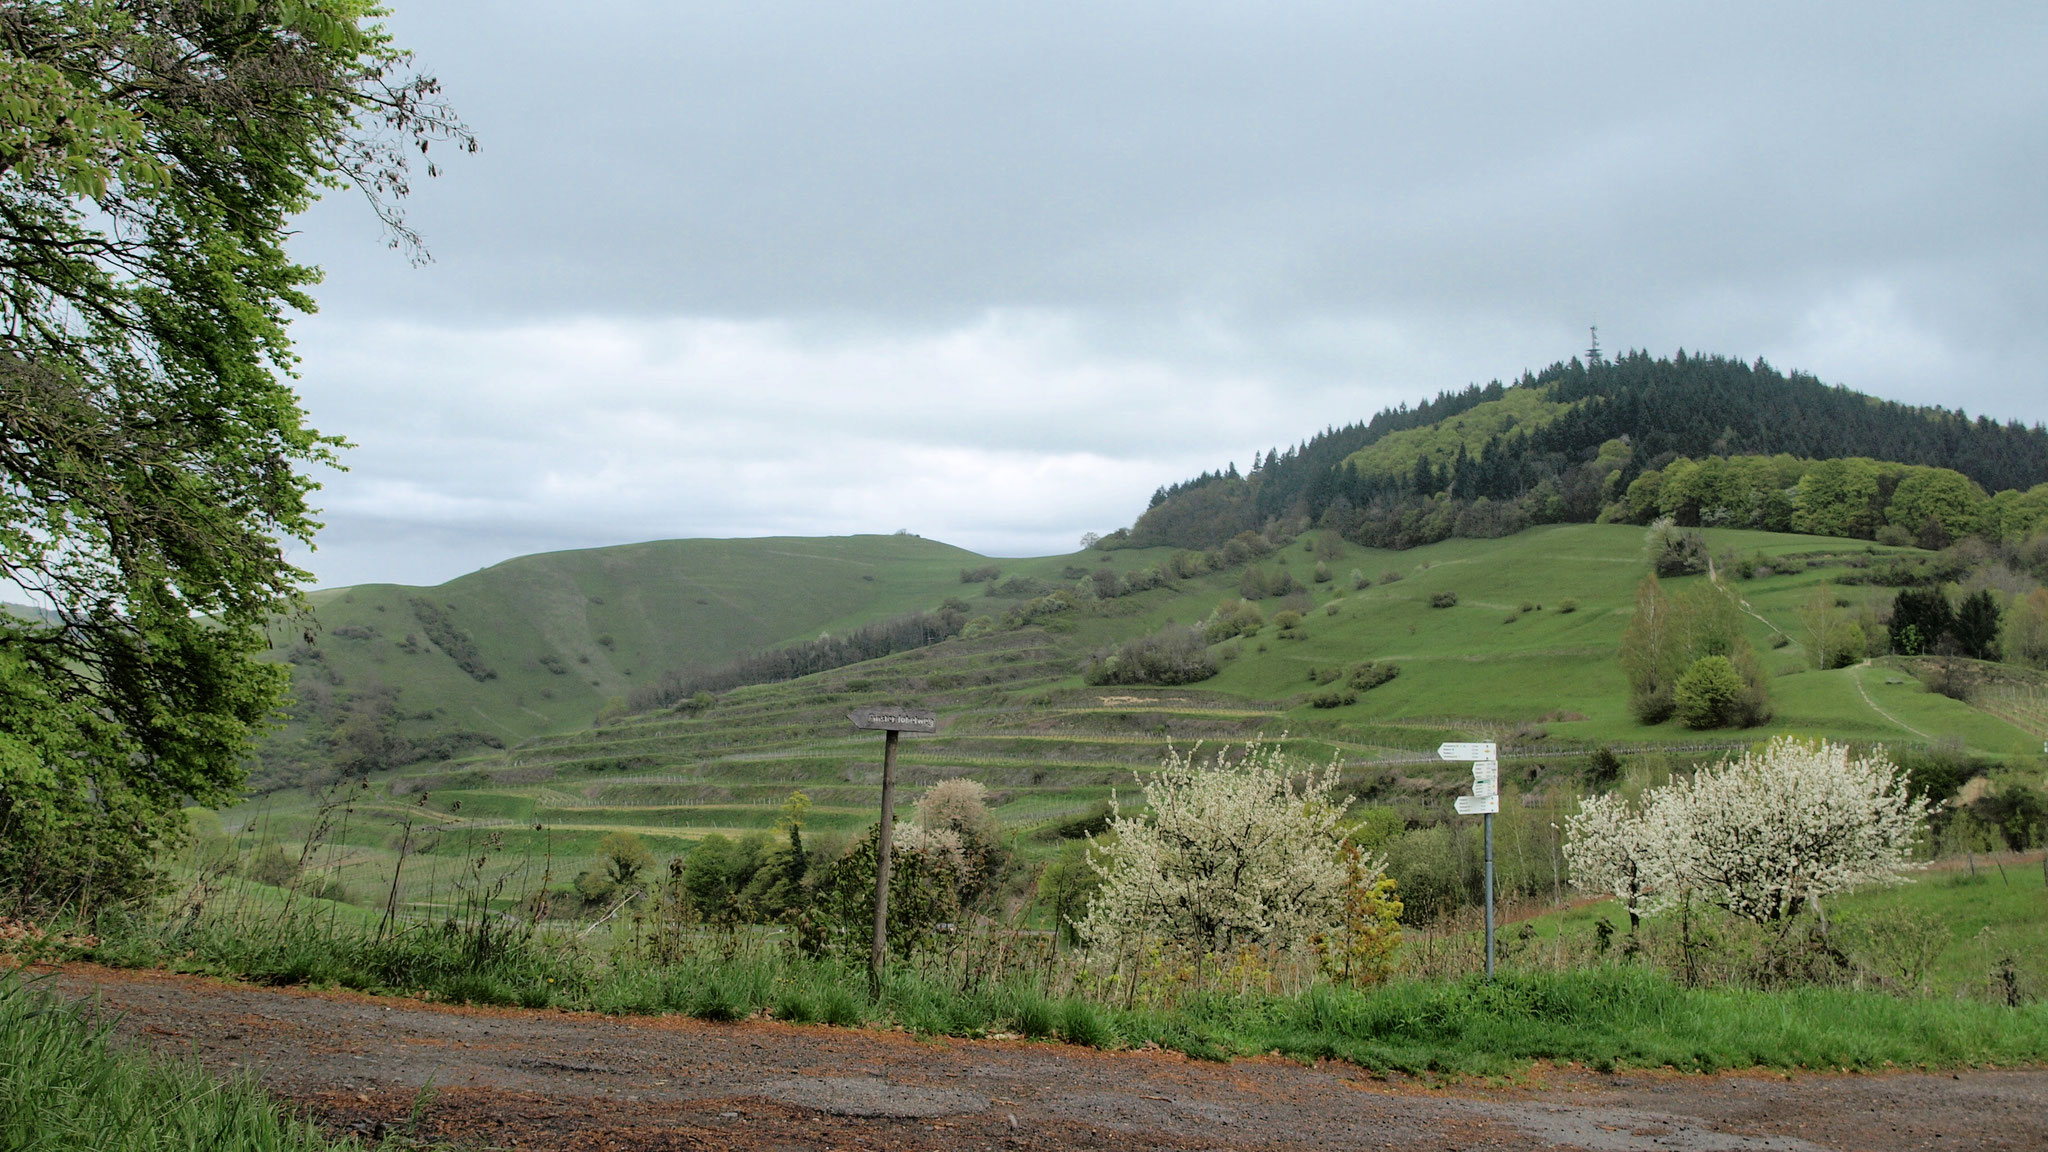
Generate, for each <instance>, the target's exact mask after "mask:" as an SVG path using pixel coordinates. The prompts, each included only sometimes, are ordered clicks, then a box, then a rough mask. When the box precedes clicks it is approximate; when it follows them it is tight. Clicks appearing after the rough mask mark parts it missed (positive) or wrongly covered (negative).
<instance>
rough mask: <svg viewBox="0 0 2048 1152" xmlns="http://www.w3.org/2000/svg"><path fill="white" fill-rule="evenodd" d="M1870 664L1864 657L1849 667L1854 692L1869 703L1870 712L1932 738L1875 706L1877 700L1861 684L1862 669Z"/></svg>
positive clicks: (1928, 738)
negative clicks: (1854, 683) (1852, 666)
mask: <svg viewBox="0 0 2048 1152" xmlns="http://www.w3.org/2000/svg"><path fill="white" fill-rule="evenodd" d="M1870 666H1871V664H1870V661H1869V660H1867V659H1866V660H1864V661H1863V662H1862V663H1860V664H1858V665H1856V666H1855V667H1854V668H1851V669H1849V679H1851V680H1853V681H1855V682H1856V692H1857V694H1858V695H1860V696H1862V697H1863V702H1864V703H1865V704H1868V705H1870V710H1871V711H1872V712H1875V713H1877V714H1878V715H1879V716H1882V717H1884V718H1885V719H1886V720H1889V721H1891V722H1892V723H1894V724H1897V725H1898V726H1899V727H1901V728H1904V729H1905V730H1906V731H1908V732H1911V733H1912V734H1913V735H1915V736H1918V737H1920V738H1921V739H1922V740H1932V739H1934V737H1932V736H1929V735H1928V734H1927V733H1925V732H1922V731H1921V730H1919V729H1918V728H1915V727H1913V726H1912V725H1911V724H1908V723H1906V722H1905V721H1904V720H1901V719H1899V718H1898V717H1897V716H1894V715H1892V714H1891V713H1889V712H1887V711H1885V710H1884V709H1882V708H1880V707H1878V706H1877V701H1876V700H1873V699H1871V697H1870V689H1868V688H1865V687H1864V686H1863V670H1864V669H1865V668H1868V667H1870Z"/></svg>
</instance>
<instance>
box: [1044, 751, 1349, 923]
mask: <svg viewBox="0 0 2048 1152" xmlns="http://www.w3.org/2000/svg"><path fill="white" fill-rule="evenodd" d="M1199 752H1200V748H1199V746H1198V747H1197V748H1196V749H1194V750H1192V751H1189V752H1187V753H1182V752H1180V751H1178V750H1173V751H1171V752H1169V754H1168V756H1167V759H1166V762H1165V763H1164V764H1163V765H1162V766H1161V767H1160V769H1159V771H1158V772H1157V773H1156V774H1155V775H1153V776H1152V777H1151V778H1150V779H1149V780H1148V781H1147V782H1146V784H1145V799H1146V802H1147V806H1148V810H1146V811H1144V812H1129V811H1128V810H1126V809H1125V808H1124V807H1123V806H1122V803H1121V801H1120V800H1119V799H1117V798H1116V797H1114V796H1112V798H1111V801H1110V833H1111V835H1112V836H1113V839H1112V840H1106V841H1095V840H1093V839H1092V838H1091V844H1092V845H1093V847H1094V851H1093V852H1092V853H1091V855H1090V863H1091V864H1092V865H1093V866H1094V867H1095V869H1096V871H1097V873H1098V874H1099V875H1100V876H1101V877H1102V887H1101V889H1100V890H1099V891H1097V893H1096V895H1095V898H1094V900H1093V901H1092V902H1091V903H1090V904H1089V907H1088V914H1087V916H1086V917H1084V918H1083V919H1082V920H1081V922H1080V923H1079V925H1078V926H1077V927H1078V930H1079V935H1080V937H1081V939H1082V941H1083V942H1084V943H1086V944H1088V945H1090V946H1092V947H1095V948H1100V949H1111V948H1114V947H1116V946H1117V945H1118V943H1119V942H1120V941H1121V940H1123V939H1124V938H1125V937H1127V936H1129V935H1130V934H1133V933H1137V934H1142V935H1150V936H1155V937H1159V938H1162V939H1163V940H1165V941H1166V942H1168V943H1170V944H1173V945H1175V946H1178V947H1183V948H1187V949H1190V950H1193V951H1196V952H1198V953H1202V952H1207V953H1216V954H1224V953H1229V952H1231V951H1233V950H1235V949H1237V948H1240V947H1243V946H1245V945H1248V944H1262V945H1272V946H1278V947H1282V948H1290V949H1293V948H1300V947H1303V946H1306V945H1307V944H1308V943H1309V941H1310V940H1311V939H1312V938H1313V937H1315V936H1316V935H1317V934H1319V933H1323V932H1327V931H1329V930H1331V929H1332V928H1334V927H1336V926H1337V925H1338V924H1340V923H1341V922H1342V919H1343V915H1344V896H1345V893H1346V891H1347V890H1348V889H1349V888H1350V887H1351V886H1352V885H1351V883H1350V877H1349V875H1348V874H1347V872H1346V869H1345V865H1344V862H1343V861H1342V860H1341V859H1340V857H1339V850H1340V848H1341V846H1342V839H1343V833H1342V829H1340V828H1339V827H1338V821H1339V820H1340V819H1341V818H1342V816H1343V814H1344V810H1345V808H1346V807H1347V806H1348V805H1349V803H1350V801H1349V800H1338V799H1336V798H1335V796H1334V793H1335V789H1336V786H1337V763H1336V761H1334V760H1333V761H1331V763H1330V764H1329V766H1328V767H1326V768H1324V769H1323V770H1322V771H1320V772H1317V771H1313V770H1310V771H1306V772H1304V771H1303V770H1302V769H1300V768H1298V767H1297V766H1296V765H1294V764H1293V763H1291V762H1290V761H1289V760H1288V759H1287V758H1286V757H1285V756H1284V755H1283V754H1282V753H1281V750H1280V747H1279V746H1278V745H1275V744H1264V743H1260V742H1257V741H1254V742H1252V743H1251V744H1249V745H1247V746H1246V747H1245V751H1244V755H1243V756H1242V757H1241V758H1239V759H1238V760H1236V761H1231V760H1230V759H1228V758H1227V757H1226V756H1225V755H1224V754H1223V753H1221V752H1219V753H1217V754H1216V755H1215V756H1213V757H1211V758H1210V759H1208V760H1207V761H1198V760H1197V758H1196V757H1197V755H1198V753H1199ZM1384 869H1385V864H1384V861H1382V860H1380V859H1379V858H1377V857H1374V858H1371V859H1370V861H1369V864H1368V871H1369V873H1370V875H1369V877H1368V878H1369V880H1371V881H1375V882H1376V881H1377V880H1378V879H1379V876H1380V874H1381V873H1382V872H1383V871H1384Z"/></svg>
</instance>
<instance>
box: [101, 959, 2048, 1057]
mask: <svg viewBox="0 0 2048 1152" xmlns="http://www.w3.org/2000/svg"><path fill="white" fill-rule="evenodd" d="M611 943H613V945H614V946H615V947H616V946H617V945H618V944H622V943H623V941H617V942H611ZM697 945H698V946H699V947H698V948H697V950H695V951H694V952H688V953H686V954H685V955H684V956H683V958H682V959H680V960H677V961H674V962H669V963H655V962H653V961H651V960H649V959H648V958H646V957H645V956H644V955H628V954H624V953H620V952H615V951H610V950H608V949H606V948H605V947H604V945H603V942H600V943H596V944H593V943H590V942H586V941H583V940H581V939H574V940H568V939H562V938H553V937H547V936H530V937H519V938H512V939H508V940H503V941H498V942H495V943H494V944H493V945H492V946H490V947H488V948H481V949H480V948H479V947H478V946H477V944H476V942H475V937H474V935H473V934H465V933H455V932H447V931H443V930H441V929H439V928H432V927H427V928H416V929H413V930H411V931H408V932H405V933H402V934H400V935H398V936H396V937H395V938H387V939H382V940H380V939H376V938H374V937H373V936H371V935H369V934H366V933H361V932H350V931H346V930H338V931H322V930H321V929H320V927H319V926H318V925H311V924H309V925H303V926H300V925H288V926H283V927H281V928H279V929H278V930H275V931H270V932H255V931H249V930H246V929H240V930H226V929H210V930H201V931H196V932H186V933H182V934H180V935H179V936H178V937H177V938H176V939H175V940H173V939H170V938H168V937H160V936H152V935H148V934H131V935H128V936H125V937H121V938H115V939H113V940H112V941H111V942H109V943H104V944H102V945H100V946H99V947H98V948H97V949H96V950H95V952H94V953H93V954H94V956H95V958H96V959H100V960H102V961H106V962H110V963H116V964H165V963H169V964H174V965H175V966H177V967H180V968H183V969H186V970H199V971H207V972H212V973H215V974H219V975H224V976H231V977H238V978H242V979H248V980H254V981H257V982H261V983H267V984H314V985H339V986H344V987H350V988H358V989H362V990H365V991H371V992H390V993H408V994H420V993H425V994H429V995H431V996H432V997H434V998H436V999H442V1000H447V1001H452V1002H458V1003H482V1004H496V1005H521V1006H525V1007H534V1008H538V1007H558V1008H577V1009H590V1010H596V1011H600V1012H608V1013H614V1014H636V1013H664V1012H674V1013H682V1014H687V1015H692V1016H697V1017H700V1018H704V1019H709V1020H738V1019H745V1018H748V1017H751V1016H755V1015H769V1016H773V1017H775V1018H777V1019H784V1020H790V1021H794V1022H800V1023H809V1022H823V1023H830V1024H839V1025H899V1026H901V1027H904V1028H906V1029H908V1030H911V1031H913V1032H919V1033H925V1034H937V1035H954V1036H970V1037H971V1036H987V1035H992V1034H1015V1035H1022V1036H1027V1037H1042V1038H1047V1039H1057V1040H1062V1041H1065V1042H1069V1043H1075V1044H1081V1045H1087V1046H1091V1047H1099V1048H1120V1047H1135V1046H1142V1045H1146V1044H1155V1045H1158V1046H1160V1047H1164V1048H1171V1049H1174V1050H1177V1051H1181V1052H1185V1053H1187V1054H1189V1055H1191V1056H1196V1057H1201V1058H1211V1059H1220V1058H1229V1057H1231V1056H1236V1055H1247V1054H1253V1053H1261V1052H1272V1051H1276V1050H1277V1051H1279V1052H1281V1053H1283V1054H1285V1055H1289V1056H1293V1057H1296V1058H1299V1059H1303V1060H1313V1059H1320V1058H1331V1059H1341V1060H1346V1061H1350V1062H1352V1063H1355V1064H1358V1065H1361V1066H1363V1067H1367V1068H1372V1069H1380V1070H1390V1071H1402V1072H1410V1073H1447V1074H1461V1075H1482V1076H1499V1075H1513V1074H1516V1073H1518V1072H1520V1071H1522V1070H1525V1069H1526V1068H1528V1066H1529V1065H1530V1064H1531V1063H1532V1062H1535V1061H1559V1062H1566V1061H1568V1062H1573V1063H1578V1064H1584V1065H1587V1066H1591V1067H1595V1068H1602V1069H1606V1068H1618V1067H1672V1068H1677V1069H1680V1070H1684V1071H1715V1070H1720V1069H1730V1068H1749V1067H1766V1068H1787V1069H1790V1068H1804V1069H1862V1070H1875V1069H1882V1068H1887V1067H1923V1068H1947V1067H1957V1066H1974V1065H2020V1064H2038V1063H2043V1062H2048V1002H2035V1003H2032V1004H2029V1005H2026V1006H2023V1007H2019V1008H2010V1007H2004V1006H2001V1005H1998V1004H1992V1003H1985V1002H1982V1001H1976V1000H1951V999H1940V998H1908V997H1896V996H1891V995H1886V994H1882V993H1877V992H1867V991H1855V990H1849V989H1840V988H1798V989H1793V990H1789V991H1770V992H1764V991H1755V990H1747V989H1735V988H1685V987H1682V986H1680V985H1679V984H1678V983H1676V982H1674V981H1673V980H1672V979H1670V978H1669V977H1668V976H1666V975H1665V974H1663V973H1661V972H1659V971H1656V970H1654V969H1651V968H1648V967H1646V966H1639V965H1615V964H1598V965H1589V966H1585V967H1580V968H1575V969H1569V970H1565V971H1529V970H1520V971H1517V970H1505V971H1503V972H1502V973H1501V975H1500V976H1499V977H1498V978H1497V979H1496V980H1493V981H1491V982H1489V981H1486V980H1483V979H1479V978H1469V979H1464V980H1434V981H1430V980H1404V981H1398V982H1395V983H1392V984H1389V985H1385V986H1382V987H1377V988H1370V989H1352V988H1343V987H1331V986H1327V985H1317V986H1315V987H1313V988H1311V989H1309V990H1308V991H1306V992H1304V993H1301V994H1299V995H1260V994H1225V993H1198V994H1195V995H1191V996H1188V997H1186V998H1184V999H1182V1000H1180V1001H1179V1002H1177V1003H1174V1004H1171V1005H1167V1006H1147V1005H1145V1004H1144V1003H1142V1002H1140V1003H1138V1004H1137V1005H1136V1006H1123V1005H1119V1004H1117V1003H1116V1002H1115V999H1116V998H1115V996H1113V995H1107V994H1096V995H1080V994H1077V993H1075V992H1074V991H1073V990H1072V989H1071V987H1062V988H1059V989H1053V988H1048V987H1047V986H1046V985H1045V984H1044V983H1043V982H1042V981H1041V980H1039V979H1038V978H1037V977H1036V976H1035V975H1034V974H1026V973H1018V974H1014V975H1013V976H1011V977H1010V978H1008V979H1003V980H993V981H980V982H968V983H964V984H963V983H959V982H956V981H955V980H954V979H953V978H950V977H948V976H946V975H944V974H935V973H930V972H922V971H918V970H913V969H901V970H898V971H896V972H893V973H892V974H891V975H890V977H889V978H888V980H887V981H886V982H885V984H884V987H883V989H882V992H881V995H880V997H879V998H872V997H870V995H869V992H868V987H867V978H866V973H865V972H864V971H862V970H859V969H857V968H853V967H848V966H844V965H841V964H839V963H837V962H834V961H830V960H809V959H804V958H801V957H793V956H791V955H790V954H789V953H788V952H787V950H786V949H784V948H781V947H778V946H775V945H774V944H773V943H772V942H769V941H767V940H765V939H761V938H755V937H747V936H742V937H740V938H738V939H737V940H736V941H735V942H734V945H735V947H734V951H733V953H732V954H731V955H726V954H725V947H723V946H721V944H720V942H719V940H718V939H716V938H711V937H706V938H704V939H702V940H699V941H697Z"/></svg>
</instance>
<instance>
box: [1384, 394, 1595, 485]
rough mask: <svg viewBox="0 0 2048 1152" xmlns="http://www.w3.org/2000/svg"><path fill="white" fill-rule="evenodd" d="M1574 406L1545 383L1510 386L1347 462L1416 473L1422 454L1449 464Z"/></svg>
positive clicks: (1433, 462)
mask: <svg viewBox="0 0 2048 1152" xmlns="http://www.w3.org/2000/svg"><path fill="white" fill-rule="evenodd" d="M1570 407H1571V405H1569V404H1561V403H1558V402H1556V401H1554V400H1551V399H1549V398H1548V394H1547V393H1546V392H1545V391H1544V390H1542V389H1539V388H1510V389H1508V390H1507V391H1506V392H1505V393H1503V394H1502V395H1501V397H1500V399H1498V400H1487V401H1484V402H1482V403H1479V404H1475V405H1473V406H1472V407H1471V408H1468V409H1466V410H1465V411H1463V412H1460V413H1458V414H1456V415H1454V416H1447V417H1445V418H1444V419H1442V420H1440V421H1438V422H1436V423H1434V424H1430V425H1427V426H1425V427H1422V428H1408V429H1403V430H1402V431H1399V432H1390V433H1388V434H1387V435H1386V437H1385V438H1383V439H1380V440H1378V441H1375V442H1374V443H1372V444H1370V445H1368V446H1366V447H1364V448H1360V449H1359V450H1358V451H1356V452H1353V453H1352V454H1351V455H1350V456H1348V457H1346V458H1345V460H1344V465H1345V466H1347V467H1350V468H1353V469H1356V470H1357V471H1359V472H1361V473H1364V474H1366V475H1371V476H1399V475H1404V474H1407V473H1412V472H1413V471H1414V470H1415V462H1416V461H1417V460H1418V459H1427V460H1428V461H1429V462H1430V465H1431V466H1432V467H1434V468H1438V469H1443V468H1449V467H1451V466H1452V465H1453V464H1454V463H1455V462H1456V461H1457V458H1458V457H1459V456H1460V455H1461V454H1462V455H1464V456H1466V457H1468V458H1473V459H1476V458H1478V457H1479V456H1480V455H1481V454H1483V453H1484V451H1485V449H1486V446H1487V442H1488V441H1490V440H1493V439H1494V438H1496V437H1503V436H1507V435H1510V434H1512V433H1514V432H1515V431H1517V430H1520V431H1522V432H1525V433H1526V432H1533V431H1535V430H1536V429H1538V428H1541V427H1543V426H1544V425H1546V424H1549V423H1550V422H1552V421H1553V420H1556V419H1557V418H1558V417H1559V416H1562V415H1563V414H1564V413H1565V412H1566V411H1568V410H1569V409H1570Z"/></svg>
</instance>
